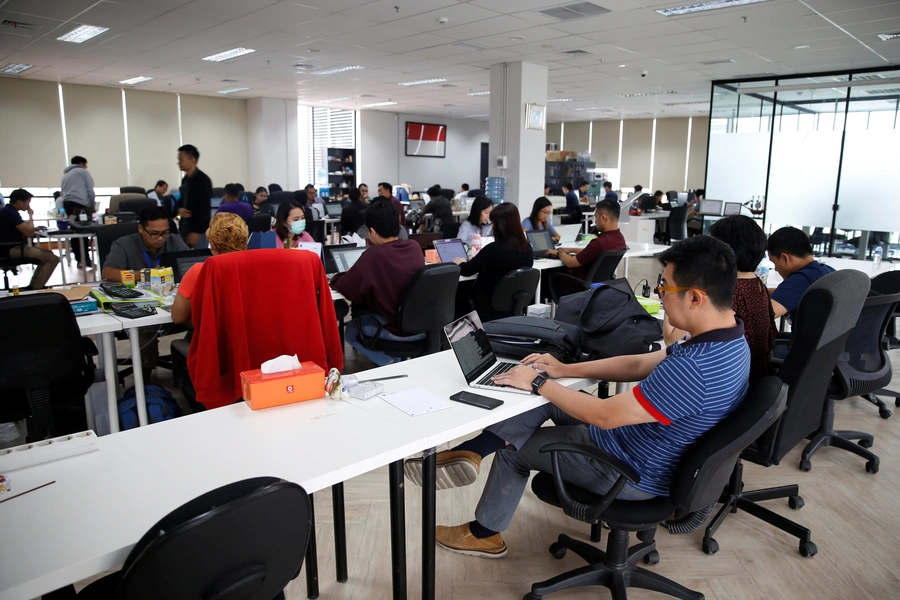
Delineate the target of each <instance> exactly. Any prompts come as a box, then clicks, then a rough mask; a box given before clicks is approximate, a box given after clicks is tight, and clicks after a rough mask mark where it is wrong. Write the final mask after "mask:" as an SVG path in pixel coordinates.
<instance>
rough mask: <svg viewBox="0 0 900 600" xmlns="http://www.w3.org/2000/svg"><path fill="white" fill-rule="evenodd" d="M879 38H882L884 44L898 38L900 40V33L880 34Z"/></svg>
mask: <svg viewBox="0 0 900 600" xmlns="http://www.w3.org/2000/svg"><path fill="white" fill-rule="evenodd" d="M878 37H879V38H881V41H882V42H887V41H888V40H896V39H897V38H900V31H895V32H894V33H879V34H878Z"/></svg>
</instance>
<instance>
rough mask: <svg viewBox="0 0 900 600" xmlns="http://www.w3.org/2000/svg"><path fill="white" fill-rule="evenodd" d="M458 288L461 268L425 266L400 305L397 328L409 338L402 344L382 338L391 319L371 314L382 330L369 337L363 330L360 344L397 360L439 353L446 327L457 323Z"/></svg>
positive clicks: (409, 287) (452, 265) (359, 339)
mask: <svg viewBox="0 0 900 600" xmlns="http://www.w3.org/2000/svg"><path fill="white" fill-rule="evenodd" d="M458 285H459V267H458V266H457V265H455V264H453V263H446V264H437V265H425V266H424V267H422V268H421V269H419V270H418V271H417V272H416V274H415V275H414V276H413V278H412V280H410V282H409V285H407V286H406V290H405V291H404V292H403V295H401V296H400V302H399V303H398V306H397V319H396V321H395V322H394V325H395V327H396V328H397V329H399V330H400V331H402V332H404V333H405V334H407V335H408V336H409V338H408V339H406V340H404V341H402V342H399V341H391V340H384V339H381V338H379V337H378V336H379V335H380V334H381V331H382V330H383V329H384V327H385V326H386V325H388V324H389V323H388V320H387V319H386V318H385V317H383V316H381V315H380V314H377V313H369V314H371V316H372V317H374V318H375V319H377V320H378V324H379V327H378V330H377V331H376V332H375V335H373V336H372V337H368V336H365V335H363V333H362V328H359V335H358V342H359V343H360V345H362V347H363V348H367V349H369V350H372V351H375V352H383V353H384V354H387V355H388V356H393V357H396V358H415V357H417V356H423V355H425V354H434V353H435V352H439V351H440V349H441V342H442V340H443V336H444V326H445V325H447V324H449V323H450V322H452V321H453V317H454V312H455V308H456V287H457V286H458Z"/></svg>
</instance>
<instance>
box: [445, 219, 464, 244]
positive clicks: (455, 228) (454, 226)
mask: <svg viewBox="0 0 900 600" xmlns="http://www.w3.org/2000/svg"><path fill="white" fill-rule="evenodd" d="M460 227H462V224H461V223H457V222H456V221H450V222H449V223H444V224H443V225H442V226H441V233H443V234H444V239H445V240H452V239H453V238H455V237H456V236H458V235H459V228H460Z"/></svg>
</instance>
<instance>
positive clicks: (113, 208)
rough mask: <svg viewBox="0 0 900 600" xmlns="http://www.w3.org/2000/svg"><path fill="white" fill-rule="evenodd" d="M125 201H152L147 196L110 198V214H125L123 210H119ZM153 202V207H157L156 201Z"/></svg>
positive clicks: (125, 195) (134, 195)
mask: <svg viewBox="0 0 900 600" xmlns="http://www.w3.org/2000/svg"><path fill="white" fill-rule="evenodd" d="M125 200H150V198H147V194H125V193H121V194H115V195H113V196H110V197H109V212H111V213H117V212H123V211H122V209H120V208H119V205H120V204H121V203H122V202H123V201H125ZM152 202H153V205H154V206H156V200H153V201H152Z"/></svg>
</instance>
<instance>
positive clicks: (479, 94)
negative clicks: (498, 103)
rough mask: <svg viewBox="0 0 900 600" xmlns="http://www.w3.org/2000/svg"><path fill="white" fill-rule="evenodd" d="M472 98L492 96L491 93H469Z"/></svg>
mask: <svg viewBox="0 0 900 600" xmlns="http://www.w3.org/2000/svg"><path fill="white" fill-rule="evenodd" d="M469 95H470V96H490V95H491V93H490V92H469Z"/></svg>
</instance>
